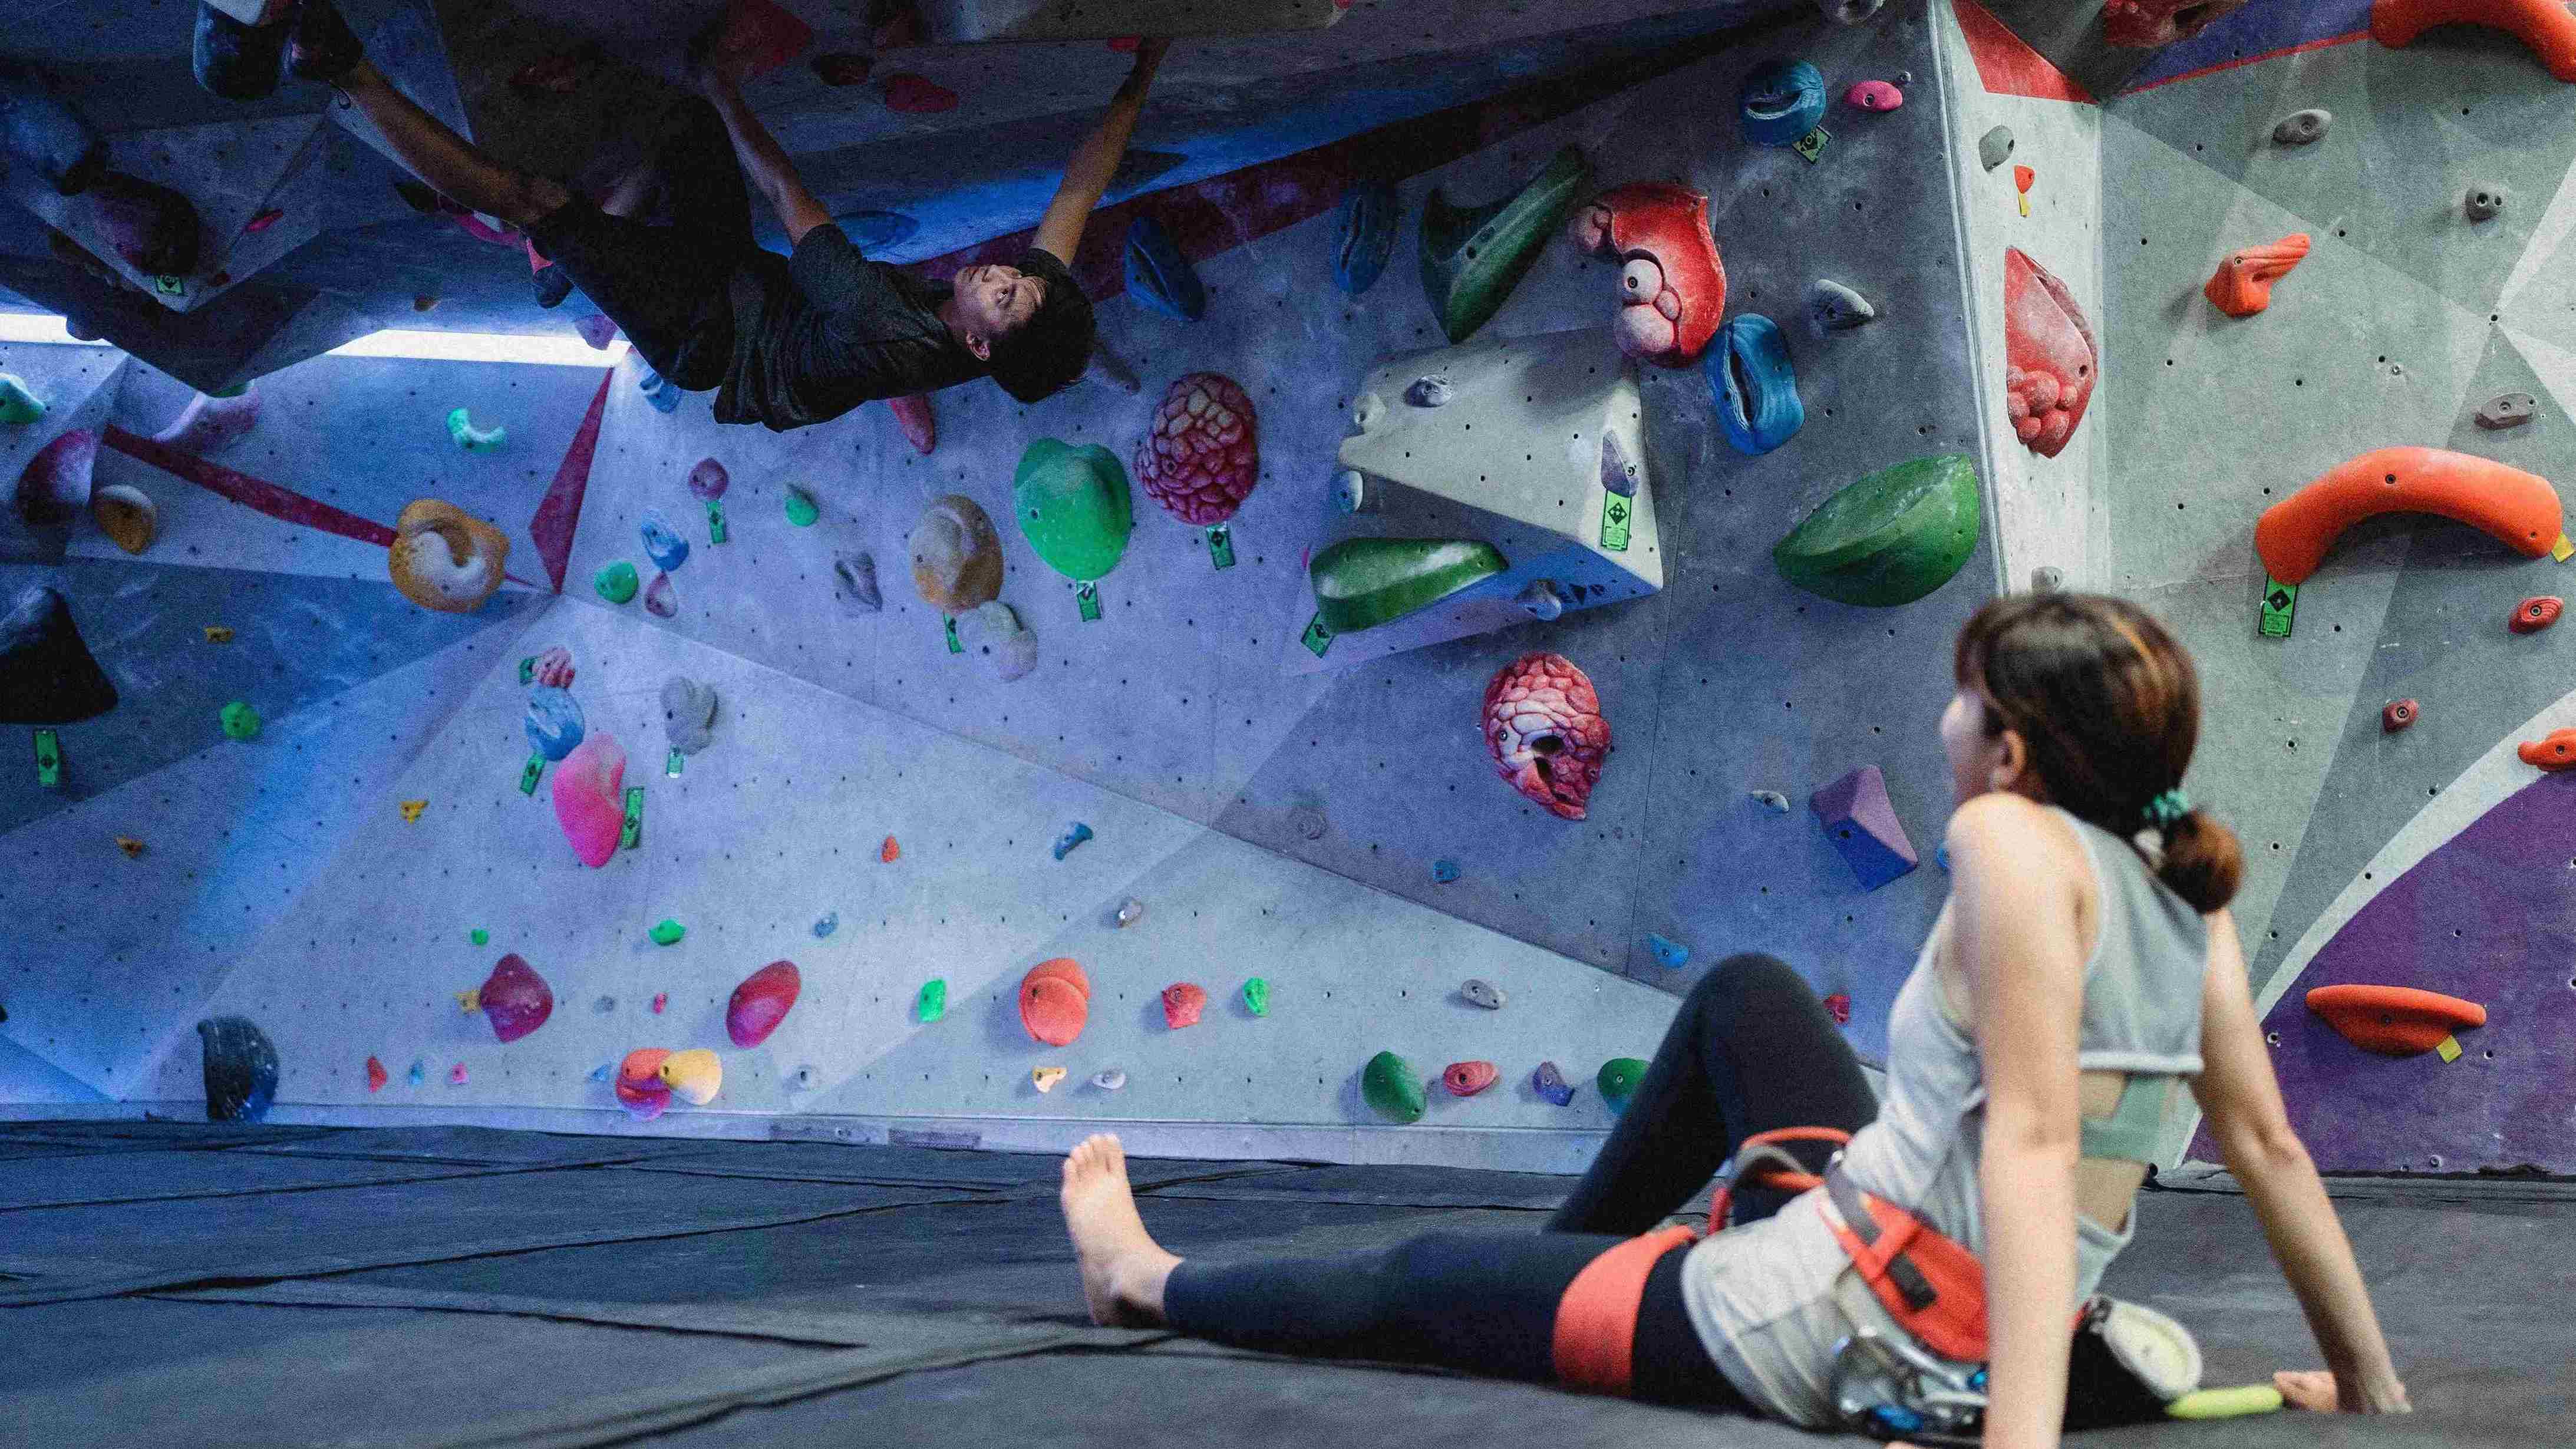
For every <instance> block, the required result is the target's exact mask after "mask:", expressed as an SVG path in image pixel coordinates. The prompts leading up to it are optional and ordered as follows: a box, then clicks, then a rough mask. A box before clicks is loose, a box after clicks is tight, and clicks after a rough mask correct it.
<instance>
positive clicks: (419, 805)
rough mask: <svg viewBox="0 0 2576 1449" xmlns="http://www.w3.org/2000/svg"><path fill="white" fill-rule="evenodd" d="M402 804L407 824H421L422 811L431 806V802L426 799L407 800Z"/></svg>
mask: <svg viewBox="0 0 2576 1449" xmlns="http://www.w3.org/2000/svg"><path fill="white" fill-rule="evenodd" d="M401 805H402V813H403V823H404V824H405V825H417V824H419V823H420V812H422V811H423V810H426V809H428V808H429V802H428V801H426V800H405V801H402V802H401Z"/></svg>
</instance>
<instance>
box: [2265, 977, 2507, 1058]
mask: <svg viewBox="0 0 2576 1449" xmlns="http://www.w3.org/2000/svg"><path fill="white" fill-rule="evenodd" d="M2308 1010H2310V1011H2313V1012H2315V1013H2316V1014H2317V1015H2319V1016H2322V1017H2324V1018H2325V1019H2326V1024H2327V1025H2329V1026H2332V1027H2333V1028H2334V1029H2335V1030H2336V1031H2338V1032H2340V1033H2342V1035H2343V1038H2344V1040H2346V1041H2348V1042H2351V1043H2352V1044H2353V1045H2354V1046H2357V1047H2359V1048H2361V1049H2362V1050H2363V1051H2369V1052H2377V1053H2379V1054H2380V1055H2382V1056H2390V1057H2411V1056H2414V1055H2416V1054H2417V1053H2419V1052H2429V1051H2431V1050H2433V1049H2434V1048H2435V1047H2438V1046H2440V1045H2441V1044H2442V1043H2443V1042H2445V1041H2448V1040H2450V1037H2451V1033H2453V1032H2455V1031H2466V1030H2467V1029H2469V1028H2470V1027H2473V1026H2484V1025H2486V1024H2487V1009H2486V1008H2485V1007H2483V1006H2480V1005H2478V1004H2477V1003H2476V1002H2474V1001H2462V1000H2461V999H2460V998H2458V997H2456V996H2444V995H2443V994H2442V993H2440V992H2438V991H2418V990H2416V989H2415V988H2414V987H2411V986H2320V987H2318V988H2316V989H2315V990H2313V991H2311V992H2309V993H2308Z"/></svg>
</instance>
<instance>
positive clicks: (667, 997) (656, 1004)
mask: <svg viewBox="0 0 2576 1449" xmlns="http://www.w3.org/2000/svg"><path fill="white" fill-rule="evenodd" d="M670 1004H671V993H669V992H667V991H656V992H654V993H653V1014H654V1015H655V1016H660V1015H661V1014H662V1008H663V1007H666V1006H668V1005H670Z"/></svg>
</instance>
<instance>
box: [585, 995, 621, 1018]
mask: <svg viewBox="0 0 2576 1449" xmlns="http://www.w3.org/2000/svg"><path fill="white" fill-rule="evenodd" d="M590 1009H591V1010H593V1011H595V1012H598V1013H599V1014H600V1015H602V1016H606V1015H608V1014H609V1013H610V1012H612V1011H615V1010H616V1009H617V998H616V997H614V996H602V997H598V998H596V999H594V1000H593V1001H592V1002H591V1003H590Z"/></svg>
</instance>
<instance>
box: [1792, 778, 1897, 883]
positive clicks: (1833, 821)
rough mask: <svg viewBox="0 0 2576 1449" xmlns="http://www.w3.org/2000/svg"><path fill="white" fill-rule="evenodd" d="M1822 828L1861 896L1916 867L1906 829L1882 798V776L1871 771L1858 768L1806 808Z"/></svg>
mask: <svg viewBox="0 0 2576 1449" xmlns="http://www.w3.org/2000/svg"><path fill="white" fill-rule="evenodd" d="M1807 805H1808V808H1809V809H1812V810H1814V811H1815V812H1816V819H1817V820H1818V821H1819V822H1821V823H1822V824H1823V825H1824V827H1825V836H1826V838H1827V839H1829V840H1831V841H1832V842H1833V845H1834V849H1836V850H1838V851H1840V852H1842V857H1843V860H1844V861H1845V862H1846V863H1847V864H1849V865H1850V866H1851V868H1852V874H1853V875H1855V876H1858V877H1859V878H1860V886H1861V889H1862V890H1868V891H1874V890H1876V889H1878V888H1879V887H1880V886H1883V885H1885V884H1887V883H1888V882H1889V881H1892V880H1895V879H1897V878H1898V877H1900V876H1903V875H1905V874H1907V873H1908V872H1910V871H1912V870H1913V869H1914V868H1915V866H1916V865H1918V864H1920V861H1918V860H1917V858H1916V857H1915V854H1914V842H1913V841H1912V840H1910V839H1908V838H1907V837H1906V834H1905V824H1904V822H1903V821H1900V820H1898V819H1897V818H1896V803H1895V802H1894V801H1892V800H1890V799H1889V798H1888V796H1887V776H1885V775H1883V774H1881V773H1879V768H1878V766H1876V765H1863V766H1861V767H1860V768H1859V769H1857V770H1854V771H1852V772H1851V773H1850V774H1847V775H1845V776H1843V777H1842V778H1841V779H1839V780H1836V781H1835V782H1833V783H1832V784H1830V785H1827V786H1826V787H1825V788H1823V789H1821V790H1818V791H1817V792H1816V793H1815V795H1814V797H1813V798H1811V799H1809V800H1808V802H1807Z"/></svg>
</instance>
